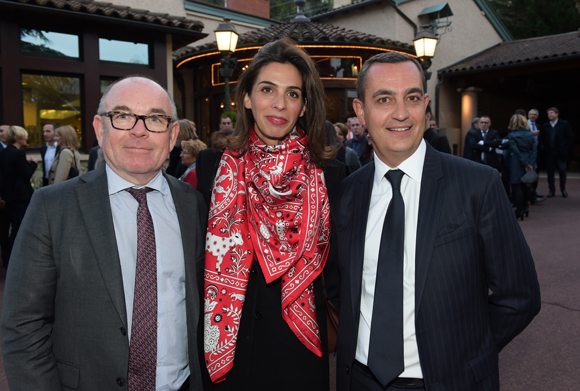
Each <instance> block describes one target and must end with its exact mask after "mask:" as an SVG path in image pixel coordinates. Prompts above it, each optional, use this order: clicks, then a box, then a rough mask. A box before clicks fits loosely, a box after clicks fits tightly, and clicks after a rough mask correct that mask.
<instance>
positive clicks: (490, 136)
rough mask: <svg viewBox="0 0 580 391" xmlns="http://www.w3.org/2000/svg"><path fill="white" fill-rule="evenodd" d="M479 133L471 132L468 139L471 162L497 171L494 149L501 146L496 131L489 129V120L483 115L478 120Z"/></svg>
mask: <svg viewBox="0 0 580 391" xmlns="http://www.w3.org/2000/svg"><path fill="white" fill-rule="evenodd" d="M478 125H479V131H476V132H473V133H472V137H470V139H469V148H470V149H471V151H472V152H471V160H473V161H474V162H478V163H482V164H486V165H488V166H490V167H493V168H495V169H499V159H498V155H497V153H496V152H495V149H496V148H498V147H500V146H501V145H502V142H503V140H502V139H500V138H499V135H498V133H497V130H495V129H490V126H491V119H490V118H489V117H488V116H487V115H484V116H482V117H480V118H479V124H478Z"/></svg>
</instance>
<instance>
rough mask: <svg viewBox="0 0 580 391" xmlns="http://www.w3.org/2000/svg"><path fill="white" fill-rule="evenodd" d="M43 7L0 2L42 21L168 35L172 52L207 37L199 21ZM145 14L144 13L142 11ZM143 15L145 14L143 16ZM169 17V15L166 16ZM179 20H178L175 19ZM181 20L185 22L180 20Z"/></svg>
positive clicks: (6, 0) (44, 4)
mask: <svg viewBox="0 0 580 391" xmlns="http://www.w3.org/2000/svg"><path fill="white" fill-rule="evenodd" d="M42 3H43V5H39V4H32V3H30V2H28V3H21V2H19V1H8V0H0V9H3V10H13V11H16V12H19V13H24V12H25V13H26V15H27V16H30V15H32V14H36V15H40V16H42V17H43V18H44V19H46V18H47V17H48V16H53V17H58V18H64V19H71V20H76V21H86V22H93V23H100V24H103V23H104V24H106V25H109V26H119V27H123V28H129V29H138V30H147V31H155V32H159V33H165V34H170V35H171V36H172V50H176V49H178V48H180V47H183V46H185V45H188V44H190V43H192V42H195V41H198V40H200V39H203V38H205V37H207V35H208V34H206V33H202V32H201V29H203V23H202V22H200V21H191V20H189V21H188V22H193V23H196V24H197V26H194V27H195V28H183V27H176V26H174V25H171V24H170V23H166V24H161V23H153V22H150V21H144V20H135V19H129V18H122V17H115V16H108V15H104V14H103V13H97V12H95V13H90V12H81V11H75V10H72V9H65V8H57V7H56V6H49V3H52V2H50V1H46V2H42ZM102 4H106V3H102ZM143 12H146V11H143ZM144 15H145V14H144ZM167 16H169V15H167ZM175 20H179V19H175ZM181 20H182V21H183V20H186V19H185V18H181Z"/></svg>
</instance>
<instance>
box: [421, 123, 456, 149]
mask: <svg viewBox="0 0 580 391" xmlns="http://www.w3.org/2000/svg"><path fill="white" fill-rule="evenodd" d="M423 138H424V139H425V141H427V142H428V143H429V144H430V145H431V146H432V147H433V148H435V149H436V150H438V151H439V152H443V153H449V154H450V153H451V146H449V140H447V136H445V135H442V134H439V133H437V132H436V131H434V130H433V129H431V128H427V130H425V133H423Z"/></svg>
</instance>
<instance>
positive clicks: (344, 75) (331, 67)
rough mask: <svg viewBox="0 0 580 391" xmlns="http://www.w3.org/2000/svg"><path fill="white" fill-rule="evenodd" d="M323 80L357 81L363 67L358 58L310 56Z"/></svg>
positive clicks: (360, 59)
mask: <svg viewBox="0 0 580 391" xmlns="http://www.w3.org/2000/svg"><path fill="white" fill-rule="evenodd" d="M310 57H312V60H313V61H314V63H315V64H316V69H317V70H318V73H319V74H320V77H321V78H333V79H356V78H357V76H358V72H359V71H360V68H361V66H362V58H361V57H358V56H339V57H328V56H310Z"/></svg>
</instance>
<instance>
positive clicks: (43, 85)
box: [22, 74, 82, 148]
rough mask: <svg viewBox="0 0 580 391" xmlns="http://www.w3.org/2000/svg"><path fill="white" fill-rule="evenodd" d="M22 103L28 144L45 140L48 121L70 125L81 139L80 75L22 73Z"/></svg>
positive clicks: (38, 145) (35, 146)
mask: <svg viewBox="0 0 580 391" xmlns="http://www.w3.org/2000/svg"><path fill="white" fill-rule="evenodd" d="M22 105H23V112H24V127H25V128H26V130H27V131H28V146H29V147H32V148H39V147H40V146H41V145H42V144H43V143H44V140H43V136H42V127H43V126H44V124H45V123H47V122H54V123H56V124H57V125H58V126H62V125H71V126H72V127H73V128H75V129H76V130H77V133H78V135H79V140H81V116H82V112H81V107H82V106H81V83H80V78H78V77H63V76H51V75H31V74H23V75H22ZM81 141H82V140H81Z"/></svg>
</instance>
